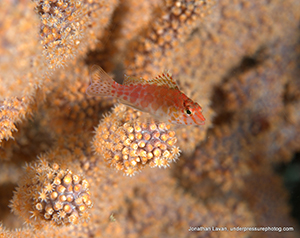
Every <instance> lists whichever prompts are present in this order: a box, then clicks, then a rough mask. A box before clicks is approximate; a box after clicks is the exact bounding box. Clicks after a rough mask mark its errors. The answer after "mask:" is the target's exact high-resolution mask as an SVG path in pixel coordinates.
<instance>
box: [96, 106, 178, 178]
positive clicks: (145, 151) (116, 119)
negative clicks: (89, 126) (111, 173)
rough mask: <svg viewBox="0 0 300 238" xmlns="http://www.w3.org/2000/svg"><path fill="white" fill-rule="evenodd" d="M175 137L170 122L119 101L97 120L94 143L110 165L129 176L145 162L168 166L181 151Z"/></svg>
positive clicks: (155, 165)
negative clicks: (159, 120) (146, 115)
mask: <svg viewBox="0 0 300 238" xmlns="http://www.w3.org/2000/svg"><path fill="white" fill-rule="evenodd" d="M176 141H177V138H176V136H175V132H174V131H172V130H170V125H166V124H165V123H157V122H155V121H154V120H151V119H149V118H148V119H147V118H144V119H143V115H142V113H141V112H136V111H134V110H133V109H127V108H126V106H124V105H118V106H116V107H115V109H114V111H113V112H112V113H111V114H110V115H108V116H106V117H105V118H104V119H103V120H102V121H101V122H100V124H99V126H98V127H97V129H96V135H95V138H94V141H93V146H94V148H95V151H96V152H97V154H99V155H100V156H102V157H103V158H104V160H106V161H107V162H108V164H109V165H110V166H111V167H114V168H116V169H117V170H121V171H123V173H125V174H126V175H129V176H132V175H135V173H136V172H139V171H140V170H142V169H143V167H145V166H146V165H149V166H150V167H159V168H160V167H164V168H166V167H168V166H169V163H170V162H172V161H173V160H176V159H178V156H179V153H180V149H179V148H178V147H176V146H175V143H176Z"/></svg>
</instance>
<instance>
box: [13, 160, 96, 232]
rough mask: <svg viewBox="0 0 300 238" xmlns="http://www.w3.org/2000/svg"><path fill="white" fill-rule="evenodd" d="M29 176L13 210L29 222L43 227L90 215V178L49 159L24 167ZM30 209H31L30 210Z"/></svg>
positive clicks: (73, 221) (19, 190) (14, 203)
mask: <svg viewBox="0 0 300 238" xmlns="http://www.w3.org/2000/svg"><path fill="white" fill-rule="evenodd" d="M25 170H26V176H25V177H24V179H23V180H22V182H21V183H20V184H19V187H18V190H17V191H16V192H15V194H14V197H13V200H12V205H11V207H12V210H13V211H14V212H15V213H16V214H17V215H19V216H21V217H23V218H24V220H25V221H26V223H28V224H30V225H32V226H36V227H40V226H41V224H43V223H45V222H48V221H51V224H52V225H53V226H59V225H69V224H78V223H79V222H82V221H85V220H87V219H88V218H89V214H88V212H87V209H88V208H91V206H92V201H91V199H90V192H89V182H88V181H87V180H86V179H82V178H81V177H80V176H79V175H77V174H73V172H72V171H70V170H63V169H61V168H60V167H59V165H58V164H57V163H52V164H49V162H48V161H47V160H46V159H42V158H41V159H40V161H39V163H37V164H34V165H27V166H26V167H25ZM21 201H23V202H21ZM28 211H29V212H28Z"/></svg>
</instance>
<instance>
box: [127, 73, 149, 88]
mask: <svg viewBox="0 0 300 238" xmlns="http://www.w3.org/2000/svg"><path fill="white" fill-rule="evenodd" d="M137 84H147V80H145V79H143V78H134V77H129V76H127V75H125V78H124V81H123V85H126V86H129V85H137Z"/></svg>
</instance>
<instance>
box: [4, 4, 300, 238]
mask: <svg viewBox="0 0 300 238" xmlns="http://www.w3.org/2000/svg"><path fill="white" fill-rule="evenodd" d="M79 2H80V3H81V4H79ZM48 3H49V4H48ZM215 3H216V4H215ZM47 4H48V5H47ZM76 4H77V5H76ZM78 4H79V5H78ZM0 5H1V9H2V14H1V15H0V19H1V23H2V24H1V25H0V35H1V37H0V53H1V54H0V55H1V58H0V69H1V70H0V80H1V84H0V100H1V101H0V115H1V116H0V140H3V139H8V141H2V144H1V149H0V159H1V164H0V172H1V173H0V174H1V176H0V185H1V186H0V189H1V193H3V194H5V196H3V197H1V198H2V199H1V208H2V207H7V206H8V204H9V202H8V199H6V200H5V198H8V197H11V195H10V194H9V192H12V188H13V187H14V186H17V183H19V186H17V189H16V190H17V191H16V193H15V196H14V198H13V202H12V204H11V206H12V207H13V209H14V210H18V211H19V212H17V213H18V214H20V215H21V216H18V217H15V216H13V215H12V214H9V213H7V212H5V211H4V212H1V213H0V219H1V220H3V224H4V226H3V225H0V236H4V237H26V236H28V237H43V236H45V237H46V236H47V237H87V236H94V237H108V236H109V237H112V236H118V237H153V236H155V237H175V236H176V237H187V236H189V237H207V236H211V237H217V236H220V233H216V232H211V233H207V232H188V229H189V227H190V226H209V227H212V226H214V227H217V226H226V227H228V228H230V227H234V226H262V225H269V224H270V225H273V223H274V225H275V224H276V225H280V224H284V225H285V226H294V227H295V223H294V222H293V221H292V219H291V216H290V214H289V211H290V208H289V206H288V205H287V193H286V190H285V188H284V187H283V186H282V181H281V180H282V178H281V177H279V176H278V175H277V174H275V172H274V170H273V167H274V166H278V165H280V164H282V163H288V162H289V161H290V160H291V158H292V155H293V153H294V152H295V151H299V149H300V148H299V145H300V142H299V140H300V138H299V135H300V133H299V128H300V127H299V125H300V124H299V122H300V114H299V110H298V108H299V103H300V96H299V95H300V93H299V91H300V87H299V85H300V84H299V77H298V76H299V67H298V61H297V60H298V58H299V33H297V30H298V23H299V21H300V15H299V13H300V11H299V9H300V5H299V2H298V1H296V0H287V1H283V0H275V1H259V0H254V1H247V0H241V1H230V0H224V1H211V0H202V1H201V0H195V1H194V0H186V1H185V0H180V1H178V0H174V1H169V0H165V1H142V2H141V1H140V2H137V1H132V0H130V1H125V0H120V1H106V0H97V1H90V0H88V1H72V0H70V1H68V0H63V1H59V0H53V1H52V0H49V1H46V0H44V1H34V2H33V3H32V2H30V3H29V1H26V0H25V1H19V2H16V1H9V2H5V4H4V3H2V2H1V3H0ZM76 6H77V7H78V8H77V7H76ZM35 7H36V8H35ZM47 7H48V8H47ZM76 9H81V11H80V12H77V10H76ZM141 9H142V10H141ZM39 13H40V15H39ZM72 14H73V16H72ZM43 16H44V18H43ZM43 20H44V21H43ZM57 22H58V23H62V25H56V23H57ZM64 24H65V25H64ZM104 27H107V28H106V29H104ZM64 40H66V41H64ZM77 40H78V41H80V42H78V41H77ZM57 41H58V42H57ZM41 43H42V44H41ZM77 43H79V44H78V45H77ZM43 47H44V48H43ZM93 64H96V65H101V66H102V67H103V68H104V69H105V70H106V71H107V72H108V73H110V74H114V76H115V78H117V79H118V80H120V81H121V79H122V77H123V76H122V75H123V73H124V72H123V68H124V69H125V72H126V74H128V75H132V76H134V75H135V76H138V77H146V78H150V77H152V76H153V75H156V74H157V73H158V72H161V71H162V70H164V69H169V70H170V71H171V72H172V73H173V74H174V76H175V78H176V79H178V80H177V83H178V84H179V87H180V88H181V90H182V91H183V92H185V93H186V94H187V95H188V96H189V97H190V98H192V99H193V100H194V101H197V102H198V103H200V104H201V106H202V107H203V114H204V116H205V117H206V119H207V123H206V125H205V126H203V127H184V128H175V127H172V126H171V128H169V126H168V125H164V126H162V127H161V128H163V129H161V128H160V125H163V124H160V123H159V122H151V121H148V122H149V124H145V126H144V128H143V125H144V124H143V120H144V119H143V118H141V116H142V114H141V113H140V112H137V111H134V110H132V109H126V110H125V109H124V111H123V109H122V108H123V106H118V107H116V108H115V109H114V111H113V112H112V114H110V115H109V116H108V117H106V118H105V119H104V120H102V121H100V124H98V123H99V120H100V118H103V114H104V113H106V112H107V111H108V110H109V109H110V107H111V106H112V104H113V102H112V101H111V100H107V99H105V98H91V97H88V96H87V95H86V94H85V90H86V88H87V86H88V83H89V82H88V81H89V68H90V67H91V66H92V65H93ZM60 65H64V67H63V68H61V67H59V66H60ZM12 69H13V70H12ZM267 89H269V90H267ZM29 115H32V116H31V117H30V118H32V120H27V121H24V120H21V119H23V117H24V116H25V119H26V118H29ZM142 119H143V120H142ZM93 127H95V128H96V129H95V130H94V132H95V133H96V135H93V133H92V132H93ZM116 128H117V129H116ZM140 128H142V130H145V131H149V132H147V133H148V134H149V135H150V137H151V139H148V140H145V141H141V139H139V138H140V134H139V133H140V132H139V131H140ZM136 129H137V130H136ZM16 130H18V131H16ZM117 130H119V131H118V133H116V131H117ZM171 131H172V133H171V135H170V134H169V132H171ZM173 131H175V132H176V137H175V136H174V133H173ZM158 133H159V134H160V135H159V136H158ZM132 134H133V135H132ZM144 134H145V135H147V136H146V137H147V138H149V136H148V134H146V132H145V133H144ZM120 135H122V136H123V137H124V138H125V137H126V138H125V139H124V142H123V141H122V140H121V138H119V136H120ZM167 135H168V136H171V137H173V138H172V140H170V142H171V145H167V148H165V144H166V142H165V141H168V140H169V139H170V138H167V137H168V136H167ZM12 137H13V138H14V140H11V138H12ZM154 137H157V138H155V139H154ZM147 138H146V139H147ZM166 138H167V139H166ZM127 139H130V140H131V139H132V141H130V143H129V140H127ZM152 139H154V140H156V141H154V140H153V141H152ZM176 139H177V144H176V145H177V146H179V147H180V149H181V150H182V155H181V157H180V158H179V160H178V161H177V163H176V164H175V163H174V164H173V165H172V166H171V168H169V169H167V170H158V169H151V168H147V167H150V166H147V165H154V166H155V165H157V166H159V165H166V164H167V163H169V162H171V161H172V159H174V158H173V157H172V149H175V151H174V150H173V152H174V154H177V150H178V149H177V147H174V145H173V143H174V142H175V140H176ZM135 140H139V141H137V142H135ZM157 140H160V141H157ZM121 141H122V143H121ZM91 142H92V143H91ZM115 142H116V143H115ZM117 142H120V143H121V144H122V146H124V148H125V151H124V152H126V148H127V149H128V151H127V152H129V153H131V155H133V156H131V157H130V158H129V156H128V158H129V160H131V161H134V162H132V163H133V164H135V163H136V166H135V167H132V165H130V166H129V167H127V168H129V169H131V170H132V171H133V172H135V169H132V168H139V169H141V168H142V170H141V173H138V174H136V175H135V176H134V177H132V178H128V176H123V173H115V172H114V171H113V170H112V169H111V168H107V163H108V164H110V165H112V167H115V166H116V165H118V166H120V168H121V170H122V172H124V171H125V169H126V168H125V166H128V163H130V162H129V160H126V159H127V157H126V156H125V157H124V158H125V159H124V158H123V154H122V157H121V156H119V157H118V156H115V155H116V154H114V153H115V152H121V150H119V149H120V148H119V147H118V144H119V143H117ZM143 142H144V143H145V145H144V144H143ZM146 142H147V143H148V145H152V146H154V147H156V148H151V149H152V151H151V154H152V155H153V158H152V159H150V160H148V158H147V162H146V163H145V165H143V163H142V162H141V161H142V159H143V158H144V157H143V155H144V154H145V153H144V152H143V151H142V150H143V148H145V147H146ZM124 143H125V144H124ZM123 144H124V145H123ZM139 144H140V145H139ZM114 146H115V147H114ZM93 147H94V148H93ZM149 147H150V146H149ZM124 148H123V147H122V149H124ZM93 149H94V150H96V151H97V152H98V153H96V154H95V153H94V152H95V151H94V150H93ZM166 151H167V153H166V155H169V157H168V156H167V158H168V160H167V161H165V160H161V158H163V156H162V157H159V156H161V155H162V154H163V153H164V152H166ZM137 152H140V153H139V155H141V156H139V155H138V156H136V153H137ZM168 152H169V154H168ZM41 153H42V154H41ZM37 155H40V157H42V159H41V160H37V161H36V156H37ZM107 155H109V156H107ZM125 155H126V153H125ZM155 156H156V157H157V158H156V160H155ZM137 157H139V158H138V159H137ZM104 158H105V159H104ZM158 158H159V159H158ZM42 161H47V163H48V165H46V168H47V169H46V170H53V168H52V167H51V168H50V167H49V165H52V166H53V165H55V164H57V165H59V170H58V171H64V174H63V175H62V177H61V178H59V179H60V181H61V183H62V184H61V185H62V186H63V187H60V186H59V185H57V184H55V183H50V182H49V181H50V180H49V179H46V180H45V181H46V184H44V180H43V179H44V175H45V173H43V172H41V170H40V168H41V163H42ZM116 161H118V162H120V164H118V162H116ZM25 162H27V163H29V167H27V168H28V169H29V170H30V166H31V167H33V168H34V169H35V170H34V171H33V170H32V171H31V170H30V173H29V175H32V176H31V177H30V176H28V175H27V176H26V174H25V173H26V170H22V169H21V166H22V165H24V163H25ZM155 162H156V164H155ZM55 171H56V170H55ZM70 171H72V174H71V172H70ZM55 173H56V172H55ZM73 175H78V176H80V177H81V178H85V179H86V181H88V183H89V191H90V192H91V196H90V200H89V198H88V197H89V194H88V193H87V192H86V191H85V190H80V189H79V191H80V192H82V195H83V196H84V197H85V198H84V199H82V202H83V204H84V201H83V200H85V201H87V202H88V204H89V203H90V202H89V201H93V207H92V208H89V209H87V210H88V214H87V213H81V212H80V210H84V209H86V207H87V204H85V205H86V207H82V208H80V206H81V205H82V204H80V205H79V204H78V206H77V205H76V203H75V201H74V202H69V203H68V204H67V203H66V204H64V205H69V206H71V205H72V206H73V205H74V207H72V206H71V207H72V208H73V209H75V210H76V211H77V212H78V218H79V220H80V217H83V218H88V219H82V222H79V223H78V224H74V225H73V224H72V225H68V224H69V222H70V221H74V223H77V220H76V216H75V218H74V217H73V219H71V218H70V220H69V219H67V217H68V216H69V215H68V213H67V212H68V211H71V210H69V209H68V206H66V208H65V210H64V207H62V209H61V210H59V209H58V211H55V208H59V206H60V203H57V202H58V200H57V199H61V201H67V197H68V196H69V195H70V194H72V195H73V198H75V197H76V196H79V197H80V194H78V193H76V192H74V188H75V186H76V184H74V183H75V182H74V178H73ZM70 177H72V181H73V182H72V183H73V185H74V186H73V193H70V194H65V192H66V191H67V189H66V190H64V189H65V188H67V187H68V186H67V184H68V183H69V182H68V181H70ZM53 179H54V178H53ZM64 179H65V180H66V181H64ZM47 181H48V183H47ZM52 181H53V182H54V180H51V182H52ZM57 181H58V180H57ZM75 181H77V180H76V176H75ZM84 181H85V180H84ZM7 183H10V185H9V186H7V185H6V184H7ZM57 183H58V182H57ZM84 183H85V182H84ZM24 184H27V185H28V187H24V186H23V185H24ZM31 185H32V186H31ZM269 185H272V186H269ZM37 186H40V187H37ZM82 186H84V185H82ZM52 187H56V188H55V189H56V190H59V192H60V193H61V194H59V192H57V191H56V190H55V191H56V192H57V198H55V197H56V195H55V194H53V195H52V193H53V192H54V190H52V189H53V188H52ZM24 188H25V189H24ZM81 188H82V187H81ZM26 189H27V191H28V192H30V194H31V195H33V196H34V197H35V198H36V200H34V199H32V197H30V198H31V200H30V199H28V200H25V199H23V198H24V196H20V194H21V195H22V194H23V195H24V194H27V193H26ZM8 190H10V191H8ZM43 190H44V191H43ZM63 190H64V191H63ZM27 195H28V194H27ZM27 195H26V196H27ZM50 195H52V198H53V201H54V202H53V203H52V200H51V198H50V197H49V196H50ZM26 198H28V196H27V197H26ZM65 199H66V200H65ZM79 200H80V199H79ZM61 201H60V202H61ZM56 203H57V204H56ZM22 204H23V205H24V206H22ZM54 206H55V207H54ZM51 207H52V209H53V213H52V214H50V213H51V211H52V210H51ZM46 210H47V211H46ZM75 210H72V211H74V213H76V212H75ZM30 211H31V213H30ZM49 212H50V213H49ZM80 214H82V216H80ZM32 215H37V218H36V220H34V216H33V217H32V218H30V217H31V216H32ZM45 216H46V218H47V217H48V218H50V216H51V219H49V220H47V219H45ZM53 216H54V220H55V221H58V222H59V221H61V218H62V217H64V221H65V223H59V224H58V223H57V222H55V221H52V219H53ZM22 217H23V218H25V220H26V221H27V222H28V223H29V224H32V225H34V226H35V228H43V229H41V230H39V229H36V230H35V229H33V228H32V226H28V227H24V226H22V222H23V221H22ZM56 217H61V218H60V219H59V220H56ZM283 219H284V221H282V220H283ZM84 220H85V221H84ZM281 222H282V223H281ZM53 227H56V229H53ZM12 228H19V229H17V230H13V229H12ZM282 234H283V233H280V234H279V233H278V234H274V233H269V232H265V233H259V235H260V236H261V237H269V236H275V237H276V236H282ZM222 235H227V236H228V235H230V236H232V237H249V236H255V235H257V233H255V234H251V233H244V232H230V233H225V232H224V233H222ZM284 235H285V236H287V237H297V236H298V235H299V234H298V232H297V231H295V232H290V233H285V234H284Z"/></svg>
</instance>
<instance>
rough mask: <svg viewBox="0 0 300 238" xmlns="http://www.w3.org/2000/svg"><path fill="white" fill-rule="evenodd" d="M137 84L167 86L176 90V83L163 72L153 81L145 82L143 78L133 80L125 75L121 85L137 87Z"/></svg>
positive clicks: (166, 72) (169, 75) (167, 73)
mask: <svg viewBox="0 0 300 238" xmlns="http://www.w3.org/2000/svg"><path fill="white" fill-rule="evenodd" d="M137 84H141V85H144V84H155V85H157V86H167V87H168V88H177V89H178V86H177V84H176V82H175V81H174V80H173V78H172V75H171V74H170V73H169V72H168V71H167V70H165V71H164V72H163V73H162V74H160V75H158V76H156V77H155V78H154V79H150V80H145V79H143V78H133V77H129V76H127V75H125V79H124V82H123V85H126V86H128V85H137Z"/></svg>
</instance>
